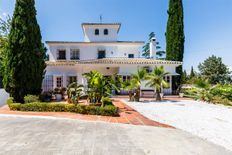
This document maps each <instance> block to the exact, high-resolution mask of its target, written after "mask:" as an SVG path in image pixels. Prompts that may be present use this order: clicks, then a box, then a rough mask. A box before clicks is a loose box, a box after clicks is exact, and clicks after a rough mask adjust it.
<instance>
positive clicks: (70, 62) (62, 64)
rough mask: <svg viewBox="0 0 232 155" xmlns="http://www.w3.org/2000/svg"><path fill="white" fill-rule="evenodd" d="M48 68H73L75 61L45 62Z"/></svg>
mask: <svg viewBox="0 0 232 155" xmlns="http://www.w3.org/2000/svg"><path fill="white" fill-rule="evenodd" d="M46 64H47V65H48V66H75V65H76V64H77V61H66V60H59V61H46Z"/></svg>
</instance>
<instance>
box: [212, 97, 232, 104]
mask: <svg viewBox="0 0 232 155" xmlns="http://www.w3.org/2000/svg"><path fill="white" fill-rule="evenodd" d="M211 102H212V103H214V104H224V105H232V104H231V101H230V100H228V99H225V98H222V97H220V96H214V97H212V100H211Z"/></svg>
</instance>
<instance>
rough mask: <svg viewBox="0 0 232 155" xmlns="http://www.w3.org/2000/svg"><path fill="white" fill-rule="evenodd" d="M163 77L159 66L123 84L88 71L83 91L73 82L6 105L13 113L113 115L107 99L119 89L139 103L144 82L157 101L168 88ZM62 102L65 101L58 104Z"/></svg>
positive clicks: (111, 106) (139, 73) (139, 70)
mask: <svg viewBox="0 0 232 155" xmlns="http://www.w3.org/2000/svg"><path fill="white" fill-rule="evenodd" d="M167 74H168V73H167V72H165V71H164V68H163V66H161V67H155V68H154V70H153V71H152V72H151V73H148V72H147V71H146V69H145V68H141V69H138V70H137V72H136V73H134V74H132V75H131V77H132V78H131V79H130V80H126V81H123V80H122V78H120V77H117V78H115V79H113V78H112V77H111V76H104V75H103V74H101V73H99V72H97V71H91V72H89V73H85V74H83V76H84V77H85V78H86V80H87V84H88V86H87V88H84V86H83V85H80V84H78V83H76V82H73V83H71V84H70V85H68V87H67V88H55V89H54V90H53V91H50V92H43V93H42V94H41V95H38V96H36V95H30V94H28V95H26V96H24V99H23V102H16V101H15V100H14V99H13V98H10V99H9V100H8V105H9V108H10V109H11V110H16V111H43V112H75V113H80V114H90V115H103V116H117V115H118V108H117V107H116V106H115V105H114V104H113V102H112V99H111V98H110V97H112V96H113V94H114V93H116V92H120V91H121V90H124V91H128V94H129V98H130V101H139V100H140V96H141V95H140V93H141V92H140V90H141V89H140V87H141V82H142V81H143V80H147V85H149V86H150V87H153V88H154V89H156V94H157V95H156V99H157V100H161V95H160V93H161V88H162V87H168V83H167V82H166V81H165V80H164V77H165V76H166V75H167ZM62 100H63V101H65V102H60V101H62ZM58 101H59V102H58Z"/></svg>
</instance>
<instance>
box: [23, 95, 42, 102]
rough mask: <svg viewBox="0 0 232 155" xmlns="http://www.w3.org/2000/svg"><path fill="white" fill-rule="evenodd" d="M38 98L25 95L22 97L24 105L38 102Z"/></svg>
mask: <svg viewBox="0 0 232 155" xmlns="http://www.w3.org/2000/svg"><path fill="white" fill-rule="evenodd" d="M39 101H40V100H39V96H36V95H27V96H25V97H24V102H25V103H32V102H39Z"/></svg>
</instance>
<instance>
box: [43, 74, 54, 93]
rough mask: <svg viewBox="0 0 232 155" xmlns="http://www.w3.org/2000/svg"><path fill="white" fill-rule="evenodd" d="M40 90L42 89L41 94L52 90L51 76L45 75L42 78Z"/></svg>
mask: <svg viewBox="0 0 232 155" xmlns="http://www.w3.org/2000/svg"><path fill="white" fill-rule="evenodd" d="M42 88H43V92H47V91H50V90H53V76H52V75H46V76H45V77H44V79H43V83H42Z"/></svg>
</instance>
